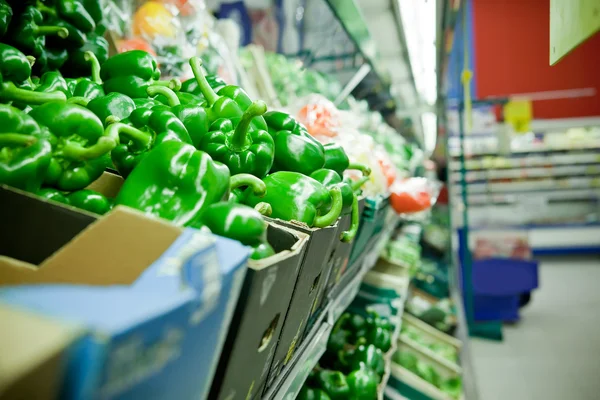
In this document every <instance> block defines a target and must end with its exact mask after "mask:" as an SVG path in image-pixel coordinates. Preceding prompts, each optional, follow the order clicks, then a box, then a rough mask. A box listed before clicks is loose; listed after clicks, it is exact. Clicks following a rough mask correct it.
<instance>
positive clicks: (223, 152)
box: [199, 101, 274, 178]
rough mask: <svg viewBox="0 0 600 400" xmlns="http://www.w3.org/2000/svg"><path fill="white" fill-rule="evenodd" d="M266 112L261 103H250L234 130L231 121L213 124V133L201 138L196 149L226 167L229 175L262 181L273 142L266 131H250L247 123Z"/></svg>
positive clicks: (270, 163) (269, 161)
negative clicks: (257, 178) (241, 174)
mask: <svg viewBox="0 0 600 400" xmlns="http://www.w3.org/2000/svg"><path fill="white" fill-rule="evenodd" d="M266 109H267V106H266V104H265V103H264V102H262V101H257V102H254V103H252V104H251V105H250V107H248V108H247V109H246V111H244V114H243V116H242V118H241V119H240V122H239V123H238V124H237V127H236V128H235V129H234V126H233V123H232V121H231V120H228V119H222V120H217V121H215V123H214V124H213V125H212V126H211V128H212V127H215V128H217V129H216V130H212V131H211V132H209V133H208V135H205V136H204V137H203V138H202V140H201V141H200V146H199V148H200V149H201V150H204V151H206V152H207V153H208V154H210V155H211V156H212V157H213V159H215V160H217V161H220V162H222V163H224V164H225V165H227V166H228V167H229V170H230V171H231V173H232V174H237V173H241V172H246V173H249V174H252V175H254V176H257V177H259V178H263V177H264V176H265V175H267V173H268V172H269V170H270V169H271V165H272V164H273V157H274V144H273V138H271V136H270V135H269V133H268V132H267V131H264V130H254V129H251V128H250V122H251V121H252V119H253V118H254V117H255V116H257V115H262V114H264V112H265V111H266Z"/></svg>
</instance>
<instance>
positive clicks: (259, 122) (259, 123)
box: [217, 85, 269, 131]
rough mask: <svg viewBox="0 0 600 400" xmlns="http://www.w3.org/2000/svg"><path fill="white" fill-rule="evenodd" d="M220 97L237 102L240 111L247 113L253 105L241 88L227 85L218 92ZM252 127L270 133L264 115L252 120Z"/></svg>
mask: <svg viewBox="0 0 600 400" xmlns="http://www.w3.org/2000/svg"><path fill="white" fill-rule="evenodd" d="M217 94H218V95H219V96H225V97H228V98H230V99H231V100H233V101H235V103H236V104H237V105H238V106H239V107H240V110H242V111H246V110H247V109H248V107H250V106H251V105H252V99H250V96H248V94H247V93H246V91H245V90H244V89H242V88H241V87H239V86H234V85H227V86H224V87H222V88H221V89H219V91H218V92H217ZM251 126H252V128H254V129H260V130H263V131H268V129H269V127H268V126H267V122H266V121H265V119H264V118H263V117H262V115H257V116H255V117H254V118H253V119H252V122H251Z"/></svg>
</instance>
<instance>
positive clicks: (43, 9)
mask: <svg viewBox="0 0 600 400" xmlns="http://www.w3.org/2000/svg"><path fill="white" fill-rule="evenodd" d="M35 8H37V9H38V10H39V11H40V12H41V13H42V14H47V15H50V16H52V17H56V16H57V15H56V10H55V9H53V8H52V7H48V6H47V5H45V4H44V3H42V2H41V1H39V0H38V1H36V3H35Z"/></svg>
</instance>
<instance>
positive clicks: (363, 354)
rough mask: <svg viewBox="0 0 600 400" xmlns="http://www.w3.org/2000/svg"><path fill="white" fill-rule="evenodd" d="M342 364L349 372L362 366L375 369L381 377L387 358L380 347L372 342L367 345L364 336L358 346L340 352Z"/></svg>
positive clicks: (359, 340)
mask: <svg viewBox="0 0 600 400" xmlns="http://www.w3.org/2000/svg"><path fill="white" fill-rule="evenodd" d="M339 360H340V364H341V365H342V366H343V367H344V369H345V370H346V371H348V372H351V371H356V370H358V369H360V368H361V367H362V366H364V367H367V368H370V369H372V370H373V371H375V373H376V374H377V375H379V376H380V377H382V376H383V374H384V372H385V360H384V358H383V353H382V351H381V350H380V349H378V348H377V347H375V346H374V345H372V344H369V345H367V344H366V340H365V339H364V338H359V339H358V342H357V344H356V347H354V348H351V349H348V350H344V351H341V352H340V353H339Z"/></svg>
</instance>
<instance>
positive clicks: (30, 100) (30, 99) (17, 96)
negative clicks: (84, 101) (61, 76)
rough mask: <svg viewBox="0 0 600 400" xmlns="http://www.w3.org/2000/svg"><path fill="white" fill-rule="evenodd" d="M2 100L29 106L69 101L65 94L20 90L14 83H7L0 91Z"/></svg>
mask: <svg viewBox="0 0 600 400" xmlns="http://www.w3.org/2000/svg"><path fill="white" fill-rule="evenodd" d="M0 98H2V99H3V100H6V101H19V102H23V103H27V104H37V105H39V104H44V103H47V102H49V101H67V96H66V95H65V94H64V93H63V92H59V91H56V92H34V91H31V90H25V89H20V88H18V87H16V86H15V85H14V83H12V82H5V83H4V85H2V88H1V89H0Z"/></svg>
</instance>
